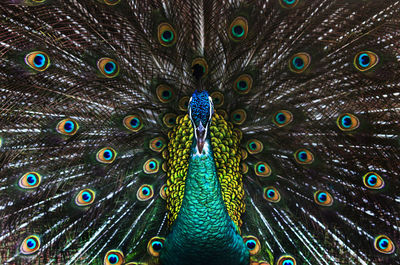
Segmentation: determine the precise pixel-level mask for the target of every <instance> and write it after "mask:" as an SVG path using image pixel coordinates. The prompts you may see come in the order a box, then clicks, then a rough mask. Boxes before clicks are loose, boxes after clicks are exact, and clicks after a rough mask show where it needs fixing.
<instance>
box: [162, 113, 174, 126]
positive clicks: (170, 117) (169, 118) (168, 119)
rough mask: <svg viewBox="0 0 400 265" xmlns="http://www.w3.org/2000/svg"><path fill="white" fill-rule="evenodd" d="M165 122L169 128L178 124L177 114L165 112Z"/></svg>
mask: <svg viewBox="0 0 400 265" xmlns="http://www.w3.org/2000/svg"><path fill="white" fill-rule="evenodd" d="M163 123H164V124H165V126H167V127H168V128H172V127H174V126H175V124H176V114H174V113H167V114H165V115H164V117H163Z"/></svg>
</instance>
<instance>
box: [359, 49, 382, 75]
mask: <svg viewBox="0 0 400 265" xmlns="http://www.w3.org/2000/svg"><path fill="white" fill-rule="evenodd" d="M378 62H379V57H378V55H377V54H376V53H374V52H371V51H361V52H359V53H357V54H356V56H354V62H353V64H354V66H355V68H356V69H357V70H359V71H361V72H365V71H368V70H370V69H372V68H373V67H374V66H376V65H377V64H378Z"/></svg>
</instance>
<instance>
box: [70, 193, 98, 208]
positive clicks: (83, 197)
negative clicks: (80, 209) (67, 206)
mask: <svg viewBox="0 0 400 265" xmlns="http://www.w3.org/2000/svg"><path fill="white" fill-rule="evenodd" d="M95 198H96V194H95V192H94V191H93V190H91V189H83V190H81V191H80V192H79V193H78V194H77V195H76V196H75V204H76V205H78V206H88V205H90V204H92V203H93V202H94V199H95Z"/></svg>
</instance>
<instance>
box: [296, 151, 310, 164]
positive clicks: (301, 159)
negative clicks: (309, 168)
mask: <svg viewBox="0 0 400 265" xmlns="http://www.w3.org/2000/svg"><path fill="white" fill-rule="evenodd" d="M294 158H295V160H296V162H297V163H299V164H301V165H308V164H312V163H313V162H314V155H313V154H312V153H311V152H310V151H308V150H307V149H304V148H302V149H299V150H297V151H296V152H295V153H294Z"/></svg>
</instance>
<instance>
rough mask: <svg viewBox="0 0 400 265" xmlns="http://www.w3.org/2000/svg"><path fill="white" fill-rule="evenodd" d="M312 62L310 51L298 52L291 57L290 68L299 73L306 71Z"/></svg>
mask: <svg viewBox="0 0 400 265" xmlns="http://www.w3.org/2000/svg"><path fill="white" fill-rule="evenodd" d="M310 63H311V56H310V55H309V54H308V53H305V52H300V53H296V54H295V55H293V56H292V57H291V58H290V59H289V69H290V70H291V71H292V72H294V73H297V74H300V73H302V72H304V71H305V70H306V69H307V68H308V66H309V65H310Z"/></svg>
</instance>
